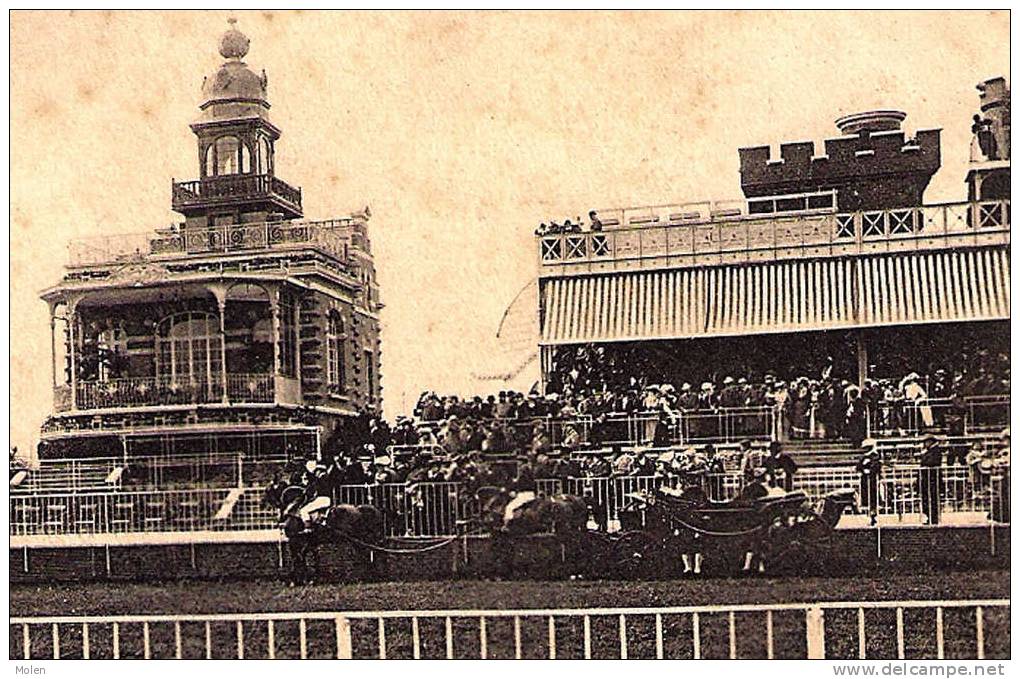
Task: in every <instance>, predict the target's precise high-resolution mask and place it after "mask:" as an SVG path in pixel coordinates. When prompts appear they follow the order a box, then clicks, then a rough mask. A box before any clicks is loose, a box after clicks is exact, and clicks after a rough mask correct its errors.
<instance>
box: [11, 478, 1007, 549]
mask: <svg viewBox="0 0 1020 679" xmlns="http://www.w3.org/2000/svg"><path fill="white" fill-rule="evenodd" d="M678 483H680V479H677V478H675V477H674V478H664V477H659V476H623V477H599V478H568V479H539V480H538V481H537V484H536V488H537V491H538V492H539V493H540V494H555V493H568V494H571V495H578V496H581V497H586V498H590V505H591V506H592V509H593V512H594V516H593V519H594V521H595V523H596V524H598V525H599V526H603V527H608V528H609V529H610V530H612V529H615V528H617V527H618V526H619V519H620V510H621V509H624V508H625V507H626V506H627V505H628V504H630V503H631V502H632V499H631V498H630V495H631V494H633V493H637V492H641V491H645V492H647V491H652V490H655V489H656V488H659V487H661V486H664V485H669V486H676V485H677V484H678ZM703 483H704V484H705V487H706V490H707V492H708V494H709V496H710V497H711V498H712V499H715V500H724V499H730V498H733V497H735V496H736V495H737V494H738V493H739V492H740V488H741V487H742V485H743V479H742V477H741V476H740V474H739V473H726V474H717V475H709V476H708V477H705V479H704V480H703ZM793 488H794V489H799V490H803V491H805V492H806V493H807V494H808V495H809V496H810V497H812V498H820V497H821V496H823V495H824V494H825V493H828V492H830V491H833V490H838V489H841V488H853V489H855V490H856V491H857V492H858V500H859V501H860V507H859V508H858V511H859V512H860V513H867V514H874V515H885V516H888V515H895V516H898V517H901V518H902V517H904V516H905V515H923V516H925V517H927V518H928V519H929V520H931V519H932V518H933V517H932V514H933V513H934V514H942V513H953V512H956V513H969V514H970V515H971V516H972V518H973V517H977V516H979V517H983V518H984V519H986V520H989V521H992V522H998V523H1007V522H1008V521H1009V476H1008V475H1007V474H1005V473H1004V472H999V473H997V474H991V475H985V474H979V473H976V472H975V471H974V470H973V469H971V468H969V467H966V466H962V465H954V466H944V467H941V468H939V469H938V470H926V469H921V468H919V467H916V466H913V467H889V468H886V469H883V470H882V471H881V473H880V474H879V475H878V476H877V477H875V478H874V480H873V481H870V480H868V479H867V478H865V479H862V477H861V474H860V473H859V472H858V471H856V470H855V469H852V468H843V469H839V468H836V469H813V468H808V469H804V470H802V471H800V472H798V473H796V474H795V475H794V477H793ZM261 500H262V489H261V488H259V487H249V488H201V489H190V490H143V491H129V492H81V493H34V494H12V495H11V497H10V511H11V515H10V516H11V519H10V534H11V535H61V534H96V533H129V532H191V531H210V530H211V531H226V530H261V529H273V528H275V527H276V526H277V519H278V512H277V511H276V510H275V509H272V508H269V507H263V506H262V503H261ZM336 500H337V501H338V502H342V503H348V504H355V505H357V504H369V505H373V506H375V507H378V508H379V509H381V510H382V511H383V514H384V521H385V529H386V534H387V535H389V536H391V537H439V536H454V535H458V534H462V533H464V532H465V531H466V530H470V529H471V528H472V527H473V525H472V524H473V523H474V521H473V520H474V519H475V518H477V517H478V514H479V509H478V506H477V503H476V502H473V501H472V500H471V498H469V497H467V494H466V492H464V491H463V490H462V487H461V486H460V484H458V483H456V482H445V481H430V482H425V483H417V484H402V483H388V484H372V485H356V486H340V487H338V488H337V491H336ZM227 504H229V507H227V509H226V510H224V506H225V505H227ZM221 510H223V511H221ZM218 513H219V514H220V515H221V517H222V518H214V517H216V515H217V514H218Z"/></svg>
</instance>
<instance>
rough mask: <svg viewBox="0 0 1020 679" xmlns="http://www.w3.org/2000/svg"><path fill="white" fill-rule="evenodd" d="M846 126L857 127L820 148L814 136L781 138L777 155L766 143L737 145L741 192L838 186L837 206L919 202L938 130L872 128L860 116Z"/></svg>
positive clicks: (937, 159)
mask: <svg viewBox="0 0 1020 679" xmlns="http://www.w3.org/2000/svg"><path fill="white" fill-rule="evenodd" d="M848 118H849V117H848ZM897 124H898V123H897ZM888 125H889V121H888V120H885V121H883V126H886V127H887V126H888ZM844 129H847V128H844ZM850 129H859V132H858V133H856V134H852V135H844V136H840V137H836V138H832V139H826V140H825V142H824V151H822V152H819V150H818V148H817V147H816V145H815V143H814V142H812V141H803V142H791V143H786V144H782V145H781V146H780V147H779V157H778V158H773V157H772V153H771V150H770V148H769V147H768V146H754V147H749V148H742V149H740V185H741V189H742V190H743V192H744V195H745V196H747V197H748V198H751V197H756V196H765V195H782V194H790V193H805V192H810V191H819V190H830V189H836V191H837V204H838V207H839V209H840V210H850V211H854V210H881V209H891V208H899V207H916V206H919V205H921V204H922V203H923V200H922V198H923V193H924V189H925V188H926V187H927V186H928V182H929V181H930V180H931V177H932V175H934V174H935V172H936V171H938V169H939V166H940V164H941V151H940V135H941V130H937V129H934V130H919V131H918V132H917V133H916V134H915V136H914V137H910V138H908V137H907V136H906V134H905V133H904V132H903V131H902V130H900V129H877V130H876V129H874V128H871V127H869V126H868V124H867V122H866V121H865V122H864V123H861V121H860V120H857V121H856V127H854V128H850Z"/></svg>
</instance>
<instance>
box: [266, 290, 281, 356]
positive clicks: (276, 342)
mask: <svg viewBox="0 0 1020 679" xmlns="http://www.w3.org/2000/svg"><path fill="white" fill-rule="evenodd" d="M269 311H270V314H271V320H272V325H273V328H272V333H273V375H280V374H281V372H282V371H281V370H280V291H279V290H277V289H275V288H274V289H273V290H272V292H271V293H270V295H269Z"/></svg>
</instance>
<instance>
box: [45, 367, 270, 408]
mask: <svg viewBox="0 0 1020 679" xmlns="http://www.w3.org/2000/svg"><path fill="white" fill-rule="evenodd" d="M278 379H286V378H280V377H279V376H277V375H272V374H255V373H252V374H247V373H229V374H227V376H226V387H227V399H226V400H227V401H228V402H230V403H273V402H274V401H275V397H276V382H277V380H278ZM64 388H65V387H58V388H57V391H58V392H59V391H60V390H61V389H64ZM75 396H76V399H75V402H74V404H73V406H72V404H71V403H70V402H69V401H68V400H67V399H66V398H62V397H61V394H60V393H58V394H57V399H56V400H55V404H54V405H55V407H56V410H57V412H66V411H68V410H100V409H103V408H137V407H143V406H167V405H193V404H201V403H221V402H223V380H222V378H221V376H220V375H211V376H208V377H203V378H200V379H188V378H186V377H185V378H181V377H176V378H175V377H171V376H163V377H120V378H116V379H110V380H103V381H99V380H96V381H87V382H78V384H77V385H76V393H75Z"/></svg>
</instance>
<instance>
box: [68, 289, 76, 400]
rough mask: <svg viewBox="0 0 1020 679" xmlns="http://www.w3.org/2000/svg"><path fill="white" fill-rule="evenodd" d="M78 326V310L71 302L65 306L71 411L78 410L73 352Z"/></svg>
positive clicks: (74, 352)
mask: <svg viewBox="0 0 1020 679" xmlns="http://www.w3.org/2000/svg"><path fill="white" fill-rule="evenodd" d="M77 325H78V308H77V305H76V304H75V303H73V302H68V304H67V344H68V354H69V356H70V361H69V362H68V365H70V367H71V410H77V409H78V359H77V352H76V351H75V346H74V345H75V343H76V342H77V341H78V337H77V333H76V332H75V330H76V327H75V326H77Z"/></svg>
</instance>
